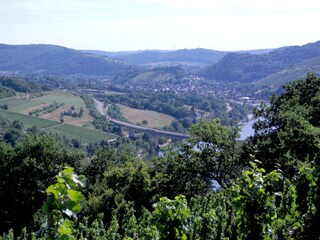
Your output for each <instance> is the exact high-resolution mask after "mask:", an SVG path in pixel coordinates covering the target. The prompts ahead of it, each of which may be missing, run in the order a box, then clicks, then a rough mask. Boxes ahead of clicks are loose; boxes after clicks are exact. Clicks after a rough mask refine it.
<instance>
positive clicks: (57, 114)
mask: <svg viewBox="0 0 320 240" xmlns="http://www.w3.org/2000/svg"><path fill="white" fill-rule="evenodd" d="M70 108H71V106H68V105H64V106H62V107H60V108H58V109H57V110H55V111H53V112H51V113H47V114H43V115H41V116H40V117H41V118H44V119H49V120H53V121H57V122H60V118H61V113H63V112H64V111H69V110H70ZM76 111H77V112H78V111H79V109H76ZM63 120H64V123H68V124H71V125H75V126H79V127H82V126H84V125H87V124H89V123H91V122H92V121H93V118H92V117H91V116H90V115H89V111H88V109H87V108H84V109H83V115H82V117H81V118H74V117H70V116H63Z"/></svg>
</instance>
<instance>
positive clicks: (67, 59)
mask: <svg viewBox="0 0 320 240" xmlns="http://www.w3.org/2000/svg"><path fill="white" fill-rule="evenodd" d="M130 67H131V66H130V65H128V64H125V63H124V62H122V61H119V60H115V59H112V58H109V57H106V56H96V55H90V54H85V53H82V52H80V51H77V50H73V49H69V48H65V47H60V46H55V45H43V44H39V45H4V44H0V71H4V72H15V73H20V74H45V75H50V74H51V75H71V74H84V75H97V76H99V75H100V76H101V75H104V76H111V75H114V74H116V73H119V72H120V71H124V70H126V69H127V68H130Z"/></svg>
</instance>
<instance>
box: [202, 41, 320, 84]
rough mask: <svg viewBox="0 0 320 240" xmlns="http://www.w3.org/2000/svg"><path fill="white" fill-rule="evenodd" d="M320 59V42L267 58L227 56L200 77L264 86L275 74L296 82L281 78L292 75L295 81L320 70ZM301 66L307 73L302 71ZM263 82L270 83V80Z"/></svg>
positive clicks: (243, 54)
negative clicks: (261, 84)
mask: <svg viewBox="0 0 320 240" xmlns="http://www.w3.org/2000/svg"><path fill="white" fill-rule="evenodd" d="M319 56H320V41H318V42H315V43H309V44H306V45H303V46H290V47H283V48H279V49H275V50H273V51H271V52H268V53H264V54H254V55H253V54H250V53H228V54H226V55H225V56H224V57H222V58H221V59H220V60H219V62H217V63H215V64H212V65H210V66H208V67H206V68H205V69H203V70H202V71H200V75H202V76H204V77H205V78H207V79H214V80H218V81H224V82H235V81H238V82H243V83H247V82H255V81H260V83H261V82H263V81H262V80H261V79H263V78H267V77H268V76H270V78H271V76H272V75H274V74H278V76H279V77H282V78H287V79H290V80H293V79H291V77H290V76H289V75H286V76H283V74H282V76H280V75H279V74H280V73H281V72H282V73H290V74H292V77H293V76H300V75H304V74H305V72H306V71H312V70H313V69H314V68H316V67H315V66H320V61H319V58H317V57H319ZM308 60H310V61H309V62H308ZM311 65H312V66H311ZM302 66H304V67H303V68H304V69H305V71H302V70H301V68H302ZM294 69H296V70H297V69H299V71H300V73H297V72H296V73H294V72H295V71H296V70H294ZM276 78H277V77H276ZM264 81H265V82H268V81H269V83H270V79H269V80H264ZM275 81H276V80H275ZM271 82H273V81H271Z"/></svg>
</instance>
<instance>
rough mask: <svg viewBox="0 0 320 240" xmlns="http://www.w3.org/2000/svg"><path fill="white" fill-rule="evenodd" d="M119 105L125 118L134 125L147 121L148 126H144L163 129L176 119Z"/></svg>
mask: <svg viewBox="0 0 320 240" xmlns="http://www.w3.org/2000/svg"><path fill="white" fill-rule="evenodd" d="M117 105H118V106H119V107H120V109H121V111H122V113H123V116H124V117H125V118H126V119H128V120H129V121H130V122H131V123H133V124H142V121H143V120H147V121H148V124H146V125H143V126H145V127H151V128H158V129H162V128H163V127H164V126H169V125H170V124H171V122H172V121H173V120H175V118H174V117H171V116H169V115H166V114H163V113H158V112H155V111H149V110H140V109H135V108H131V107H128V106H125V105H122V104H117Z"/></svg>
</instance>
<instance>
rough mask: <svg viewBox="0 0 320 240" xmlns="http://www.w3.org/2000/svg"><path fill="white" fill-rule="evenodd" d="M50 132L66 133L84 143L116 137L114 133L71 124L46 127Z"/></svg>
mask: <svg viewBox="0 0 320 240" xmlns="http://www.w3.org/2000/svg"><path fill="white" fill-rule="evenodd" d="M47 130H48V131H49V132H51V133H58V134H61V135H66V136H67V137H69V138H74V139H78V140H79V141H81V142H84V143H95V142H101V141H102V140H110V139H113V138H116V135H113V134H110V133H104V132H101V131H98V130H94V129H88V128H84V127H77V126H73V125H68V124H63V125H57V126H54V127H50V128H48V129H47Z"/></svg>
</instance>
